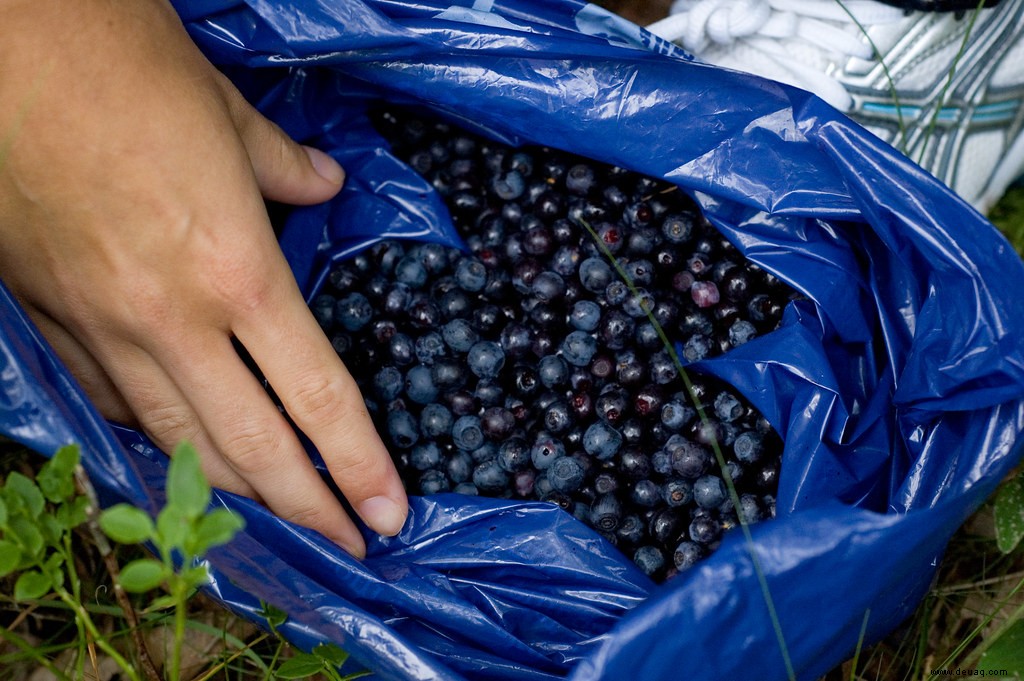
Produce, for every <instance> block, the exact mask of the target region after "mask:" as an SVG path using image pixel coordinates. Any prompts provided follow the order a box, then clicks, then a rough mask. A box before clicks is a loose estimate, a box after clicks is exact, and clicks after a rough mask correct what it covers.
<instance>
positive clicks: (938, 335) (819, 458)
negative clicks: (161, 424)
mask: <svg viewBox="0 0 1024 681" xmlns="http://www.w3.org/2000/svg"><path fill="white" fill-rule="evenodd" d="M174 4H175V6H176V8H177V10H178V12H179V14H180V15H181V17H182V19H183V21H184V22H185V24H186V27H187V28H188V30H189V32H190V34H191V35H192V36H193V38H194V39H195V40H196V42H197V43H198V44H199V45H200V47H201V48H202V49H203V50H204V51H205V53H206V54H207V55H208V56H209V58H210V59H211V61H213V62H214V63H215V64H217V65H218V66H219V67H220V68H222V69H223V70H224V72H225V73H227V74H228V75H229V77H230V78H232V80H233V81H234V82H235V83H236V84H237V85H238V86H239V88H240V89H242V91H243V92H244V93H245V94H246V95H247V97H248V98H249V99H250V100H251V101H253V102H254V103H255V104H256V105H257V106H258V108H259V109H260V110H261V111H263V112H264V113H265V114H266V115H267V116H269V117H270V118H271V119H272V120H274V121H276V122H277V123H278V124H280V125H281V126H282V127H283V128H284V129H285V130H286V131H287V132H289V134H291V135H292V136H293V137H295V138H296V139H298V140H300V141H303V142H305V143H308V144H313V145H315V146H318V147H320V148H323V149H326V150H327V151H329V152H330V153H331V154H332V155H334V156H335V158H337V159H339V160H340V161H341V162H342V164H343V165H344V166H345V167H346V170H347V173H348V180H347V184H346V187H345V189H344V190H343V191H342V193H341V194H340V195H339V196H338V197H337V198H336V199H335V200H333V201H331V202H329V203H328V204H324V205H321V206H315V207H306V208H299V209H296V210H294V211H293V212H291V214H290V215H289V217H288V220H287V223H286V225H285V227H284V229H283V232H282V235H281V245H282V249H283V250H284V251H285V253H286V255H287V256H288V259H289V262H290V263H291V265H292V267H293V271H294V273H295V276H296V279H297V280H298V281H299V283H300V285H301V286H302V287H303V290H304V291H305V292H307V294H308V295H309V296H313V295H314V294H315V292H316V290H317V287H318V286H319V285H320V282H321V281H322V279H323V277H324V276H325V272H326V271H327V269H328V268H329V266H330V264H331V263H333V262H335V261H337V260H338V259H341V258H345V257H348V256H349V255H351V254H352V253H354V252H356V251H358V250H359V249H360V248H363V247H365V246H366V245H367V244H370V243H372V242H374V241H376V240H378V239H380V238H383V237H398V238H418V239H431V240H435V241H440V242H443V243H448V244H454V245H457V244H458V243H459V242H458V238H457V237H456V236H455V235H454V232H453V231H452V229H451V226H450V223H449V221H448V218H447V213H446V211H445V209H444V207H443V205H442V204H441V202H440V201H439V200H438V199H437V198H436V196H434V195H433V193H432V192H431V191H430V189H429V187H427V186H426V185H425V184H424V182H423V181H422V180H420V179H419V178H417V177H416V176H415V174H414V173H412V171H411V170H409V169H408V168H406V167H405V166H404V165H403V164H402V163H401V162H399V161H397V160H396V159H394V158H393V157H392V156H391V155H390V154H389V153H388V150H387V146H386V144H384V142H383V141H382V140H381V139H380V138H379V136H378V135H377V134H376V133H375V132H374V131H373V129H372V127H371V126H370V125H369V123H368V121H367V117H366V110H367V107H369V106H372V105H374V104H375V103H380V102H382V101H383V102H388V103H392V104H396V105H398V104H400V105H406V106H414V107H420V108H422V109H423V110H425V111H429V112H432V113H433V114H435V115H440V116H444V117H447V118H449V119H451V120H452V121H453V122H456V123H458V124H460V125H464V126H466V127H468V128H470V129H472V130H475V131H478V132H482V133H484V134H487V135H490V136H492V137H494V138H496V139H499V140H502V141H505V142H509V143H513V144H521V143H531V144H547V145H551V146H555V147H561V148H567V149H568V150H569V151H572V152H575V153H578V154H581V155H583V156H588V157H591V158H594V159H597V160H599V161H603V162H607V163H613V164H618V165H621V166H624V167H628V168H630V169H632V170H636V171H639V172H642V173H644V174H647V175H651V176H654V177H659V178H664V179H667V180H669V181H671V182H673V183H674V184H676V185H677V186H678V187H680V189H681V190H683V191H685V192H687V193H688V194H690V195H692V196H693V197H694V198H695V199H696V200H697V201H698V203H699V204H700V206H701V207H702V209H703V210H704V212H705V214H706V215H707V217H708V219H710V220H711V221H712V222H713V223H714V224H715V225H716V226H717V227H718V228H719V229H720V230H721V231H722V232H723V233H724V234H725V235H726V236H727V237H728V238H729V239H730V240H732V241H733V242H734V243H735V244H737V246H738V247H739V248H740V249H741V250H742V251H743V252H744V253H745V254H746V256H747V257H748V258H750V259H751V260H753V261H755V262H757V263H759V264H760V265H761V266H763V267H764V268H766V269H767V270H769V271H771V272H773V273H775V274H776V275H777V276H779V277H780V278H782V279H784V280H786V281H787V282H789V283H790V284H791V285H793V286H794V287H795V288H796V289H798V290H799V291H801V292H802V293H803V294H804V295H805V299H804V300H802V301H801V302H799V303H794V304H792V305H791V306H790V307H789V308H788V309H787V312H786V314H785V318H784V321H783V324H782V326H781V328H780V329H779V330H778V331H776V332H774V333H772V334H769V335H766V336H764V337H761V338H758V339H756V340H754V341H752V342H750V343H747V344H745V345H743V346H741V347H738V348H736V349H734V350H732V351H731V352H729V353H727V354H726V355H724V356H722V357H719V358H716V359H714V360H711V361H707V362H702V363H700V365H699V366H696V367H694V368H695V369H699V370H701V371H705V372H710V373H713V374H715V375H718V376H720V377H722V378H723V379H725V380H727V381H729V382H730V383H732V384H733V385H734V386H736V387H737V388H738V389H740V390H741V391H742V392H743V393H744V394H745V395H746V396H747V398H748V399H750V400H751V401H753V402H754V404H755V406H756V407H757V408H758V409H760V410H761V412H762V413H764V414H765V415H766V416H767V417H768V418H769V420H770V421H771V422H772V424H773V425H774V426H775V427H776V429H777V430H778V431H779V433H780V434H781V435H782V436H783V438H784V440H785V452H784V455H783V467H782V471H781V475H780V489H779V493H778V512H779V514H778V517H777V518H775V519H773V520H771V521H768V522H763V523H760V524H758V525H756V526H754V527H752V528H751V530H752V540H751V541H750V542H748V541H746V540H745V539H744V537H743V536H742V534H741V533H739V532H733V533H730V535H729V536H728V537H727V538H726V540H725V541H724V542H723V544H722V546H721V548H720V549H719V550H718V551H717V552H716V553H715V554H714V555H712V556H711V557H710V558H708V559H706V560H704V561H703V562H701V563H700V564H699V565H698V566H696V567H695V568H693V569H691V570H689V571H687V572H685V573H684V574H682V575H680V576H678V577H676V578H674V579H672V580H670V581H669V582H668V583H666V584H664V585H661V586H657V585H655V584H653V583H652V582H650V580H648V579H647V577H645V576H644V575H643V574H642V573H640V572H639V571H638V570H637V569H636V568H635V567H634V566H633V565H632V563H631V561H630V560H629V559H628V558H626V557H624V556H622V555H621V554H619V553H618V552H617V551H616V550H615V549H614V548H612V547H610V546H608V545H607V544H606V543H605V542H604V541H603V540H601V539H600V537H598V536H597V535H596V534H594V533H593V532H592V531H590V530H589V529H588V528H586V527H585V526H583V525H582V524H580V523H578V522H576V521H575V520H573V519H572V518H570V517H568V516H567V514H565V513H563V512H561V511H559V510H557V509H555V508H553V507H552V506H550V505H546V504H540V503H519V502H509V501H501V500H489V499H481V498H476V497H461V496H456V495H437V496H431V497H426V498H422V497H415V498H413V499H412V502H411V503H412V506H411V514H410V519H409V522H408V523H407V525H406V527H405V528H404V529H403V530H402V532H401V533H400V534H399V535H398V536H397V537H393V538H381V537H378V536H376V535H373V534H372V533H370V532H368V531H367V532H366V536H367V540H368V545H369V553H368V556H367V558H366V559H365V560H364V561H362V562H359V561H356V560H354V559H352V558H350V557H349V556H347V555H345V554H344V553H343V552H341V551H340V550H339V549H337V548H336V547H334V546H333V545H331V544H330V542H328V541H326V540H325V539H324V538H322V537H321V536H319V535H317V534H316V533H314V532H311V531H308V530H305V529H303V528H299V527H296V526H294V525H292V524H290V523H287V522H284V521H282V520H280V519H278V518H276V517H274V516H273V515H272V514H270V513H269V512H268V511H266V510H265V509H264V508H262V507H260V506H259V505H257V504H255V503H253V502H251V501H249V500H246V499H243V498H240V497H236V496H234V495H231V494H228V493H223V492H217V493H216V494H215V500H214V503H216V504H219V505H222V506H224V507H227V508H230V509H232V510H234V511H236V512H238V513H240V514H241V515H242V516H243V517H244V518H245V519H246V521H247V528H246V530H245V531H244V532H243V533H242V534H240V535H239V536H238V537H237V538H236V540H235V541H233V542H232V543H231V544H228V545H226V546H224V547H220V548H218V549H216V550H214V551H213V552H212V553H211V554H210V555H209V556H208V558H207V563H208V566H209V568H210V572H211V575H212V582H211V585H210V587H209V589H208V591H209V593H210V594H211V595H212V596H213V597H214V598H216V599H218V600H219V601H220V602H221V603H223V604H224V605H225V606H226V607H227V608H230V609H231V610H233V611H235V612H237V613H239V614H241V615H243V616H245V617H248V618H250V619H252V620H254V621H257V622H259V621H260V614H259V612H260V608H261V605H262V604H263V603H270V604H272V605H274V606H275V607H277V608H279V609H281V610H283V611H284V612H285V613H287V620H286V622H285V623H284V624H283V625H282V626H281V627H279V628H280V630H281V631H282V633H283V634H284V635H286V636H287V637H288V638H289V639H290V640H291V641H292V642H294V643H295V644H296V645H299V646H300V647H303V648H306V649H311V648H312V647H313V646H315V645H317V644H318V643H324V642H329V643H335V644H338V645H340V646H342V647H343V648H345V649H346V650H347V651H349V652H350V653H351V656H352V665H362V667H364V668H366V669H369V670H371V671H373V672H374V673H375V674H376V675H377V676H378V677H380V678H383V679H427V678H431V679H444V680H452V681H455V680H459V679H495V680H498V679H502V680H504V679H507V680H509V681H521V680H522V681H527V680H533V679H537V680H540V679H554V678H569V679H572V680H573V681H592V680H594V679H618V678H627V677H628V678H644V679H651V680H657V679H664V680H665V681H668V680H670V679H673V680H674V679H677V678H679V676H680V675H681V674H684V673H685V674H687V675H696V676H698V677H704V678H745V677H746V676H747V675H748V674H749V672H750V670H751V669H757V675H758V678H763V679H785V678H787V677H788V676H790V675H792V676H795V678H798V679H816V678H818V677H819V676H820V675H821V674H823V673H825V672H826V671H828V670H829V669H830V668H832V667H833V666H834V665H836V664H838V663H840V662H842V661H843V660H844V659H846V658H847V657H848V656H849V655H850V654H852V652H853V651H854V649H855V648H856V646H857V645H858V643H859V639H860V632H861V629H862V625H866V627H865V636H864V640H863V642H862V643H865V644H870V643H871V642H874V641H877V640H880V639H881V638H882V637H884V636H885V635H886V634H887V633H889V632H891V631H892V630H893V629H894V628H895V627H896V626H898V625H899V624H900V623H901V622H902V621H903V620H904V619H905V618H906V617H907V616H908V615H909V614H910V613H911V612H912V611H913V609H914V608H915V606H916V605H917V603H918V602H919V601H920V599H921V597H922V596H923V595H924V594H925V593H926V591H927V589H928V587H929V584H930V581H931V579H932V577H933V575H934V572H935V568H936V566H937V564H938V562H939V560H940V559H941V557H942V554H943V551H944V549H945V546H946V544H947V542H948V540H949V538H950V536H951V535H952V533H953V532H954V531H955V530H956V528H957V527H958V526H959V525H960V524H961V523H962V522H963V521H964V520H965V519H966V518H967V517H968V516H969V515H970V514H971V513H972V512H973V511H974V510H975V509H977V507H978V506H979V505H980V504H981V503H982V502H983V501H984V499H985V498H986V497H988V496H989V495H990V494H991V493H992V491H993V490H994V489H995V487H996V485H997V484H998V483H999V481H1000V480H1001V479H1002V478H1003V477H1004V476H1005V475H1006V474H1007V472H1008V471H1010V470H1011V469H1012V468H1013V466H1014V465H1016V463H1017V462H1018V461H1019V460H1020V458H1021V445H1020V443H1021V437H1020V434H1021V429H1022V427H1024V296H1021V295H1020V292H1021V291H1024V266H1022V264H1021V262H1020V260H1019V258H1018V257H1017V255H1016V254H1015V253H1014V251H1013V249H1012V247H1011V246H1010V245H1009V244H1008V243H1007V242H1006V241H1005V240H1004V239H1003V238H1002V237H1001V236H1000V235H999V234H998V233H997V232H996V230H995V229H994V228H993V227H992V226H991V225H990V224H989V223H988V222H987V221H986V220H985V219H984V218H983V217H981V216H980V215H978V214H977V213H976V212H975V211H974V210H973V209H972V208H970V207H969V206H968V205H967V204H966V203H964V202H963V201H962V200H960V199H959V198H958V197H956V196H955V195H954V194H953V193H951V192H950V191H949V190H948V189H947V188H945V187H944V186H943V185H941V184H940V183H939V182H937V181H936V180H935V179H933V178H932V177H930V176H929V175H927V174H926V173H925V172H924V171H922V170H920V169H919V168H918V167H917V166H916V165H914V164H913V163H912V162H910V161H908V160H906V159H905V158H904V157H902V156H901V155H900V154H899V153H897V152H895V151H894V150H892V149H891V148H889V147H888V146H887V145H885V144H884V143H882V142H880V141H878V140H877V139H875V138H874V137H872V136H871V135H870V134H868V133H866V132H865V131H864V130H862V129H861V128H859V127H858V126H857V125H855V124H854V123H852V122H851V121H849V120H848V119H846V118H845V117H844V116H842V115H841V114H839V113H837V112H836V111H834V110H833V109H831V108H830V107H828V106H827V105H825V104H824V103H823V102H821V101H820V100H818V99H817V98H815V97H813V96H811V95H809V94H807V93H805V92H802V91H800V90H796V89H793V88H789V87H786V86H783V85H779V84H776V83H773V82H769V81H765V80H761V79H758V78H755V77H752V76H748V75H745V74H740V73H735V72H729V71H725V70H722V69H718V68H714V67H710V66H707V65H703V64H700V63H697V62H695V61H693V60H692V59H690V58H689V57H688V56H687V55H685V54H683V53H682V52H680V51H679V50H677V49H676V48H674V47H673V46H671V45H670V44H667V43H665V42H663V41H661V40H659V39H657V38H655V37H653V36H651V35H650V34H648V33H646V32H644V31H643V30H641V29H639V28H638V27H636V26H633V25H632V24H629V23H627V22H624V21H623V20H621V19H619V18H617V17H615V16H613V15H611V14H609V13H607V12H605V11H603V10H600V9H598V8H596V7H594V6H591V5H587V4H583V3H579V2H575V1H573V0H475V1H473V2H470V0H465V1H464V2H461V3H442V2H437V1H435V0H420V1H418V2H413V1H404V0H349V1H348V2H343V3H342V2H329V1H328V0H294V1H293V2H290V3H278V2H270V1H268V0H176V2H175V3H174ZM0 331H2V344H0V386H2V388H3V390H2V391H0V426H2V432H3V433H4V434H5V435H7V436H9V437H12V438H14V439H16V440H19V441H21V442H24V443H25V444H27V445H29V446H31V447H32V448H34V449H36V450H37V451H40V452H42V453H44V454H45V453H49V452H52V451H53V450H54V449H55V448H56V447H57V446H59V445H61V444H64V443H66V442H78V443H80V444H81V445H82V448H83V453H84V464H85V466H86V469H87V471H88V473H89V475H90V477H91V478H92V480H93V483H94V484H95V485H96V487H97V488H98V490H99V492H100V494H101V499H102V502H103V503H105V504H109V503H115V502H118V501H128V502H130V503H133V504H136V505H138V506H140V507H142V508H146V509H148V510H150V511H154V510H155V509H157V508H158V507H159V505H160V504H161V503H162V501H163V482H164V475H165V473H166V457H165V456H164V455H163V454H162V453H160V452H159V451H157V450H156V449H155V448H154V447H153V446H152V444H151V443H149V442H148V441H147V440H146V438H145V437H144V436H142V435H141V434H140V433H137V432H134V431H131V430H128V429H124V428H121V427H117V426H112V425H110V424H107V423H106V422H104V421H103V419H102V418H101V417H99V415H98V414H97V413H96V411H95V409H94V407H93V406H92V405H91V404H90V403H89V401H88V400H87V399H86V398H85V397H84V395H83V393H82V392H81V390H80V389H79V387H78V386H77V385H76V384H75V382H74V381H73V379H72V378H71V377H70V376H69V375H68V373H67V371H66V369H65V368H64V367H63V366H62V365H61V364H60V362H59V361H58V360H57V359H56V358H55V356H54V354H53V352H52V351H51V350H50V349H49V347H48V346H47V344H46V343H45V341H44V340H43V339H42V337H41V336H40V335H39V334H38V332H37V331H36V330H35V329H34V328H33V327H32V326H31V324H30V322H29V321H28V320H27V318H26V317H25V316H24V314H23V313H22V311H21V310H20V308H19V307H18V305H17V303H16V302H15V301H14V300H13V298H12V297H11V296H10V295H9V293H8V292H7V291H6V290H4V289H0ZM755 557H756V562H755V560H754V558H755ZM762 578H763V585H762ZM763 587H766V588H763ZM772 613H774V616H773V614H772Z"/></svg>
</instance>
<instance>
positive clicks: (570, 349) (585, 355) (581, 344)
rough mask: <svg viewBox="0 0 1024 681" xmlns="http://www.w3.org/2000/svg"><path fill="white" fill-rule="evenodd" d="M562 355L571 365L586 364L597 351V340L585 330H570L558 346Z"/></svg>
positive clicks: (580, 365) (579, 365)
mask: <svg viewBox="0 0 1024 681" xmlns="http://www.w3.org/2000/svg"><path fill="white" fill-rule="evenodd" d="M559 349H560V350H561V352H562V356H563V357H564V358H565V361H567V362H568V363H569V364H572V365H573V366H578V367H582V366H586V365H587V364H589V363H590V360H591V359H592V358H593V357H594V353H596V352H597V341H596V340H595V339H594V337H593V336H591V335H590V334H589V333H587V332H586V331H579V330H577V331H571V332H570V333H569V334H568V335H567V336H566V337H565V340H564V341H562V345H561V347H560V348H559Z"/></svg>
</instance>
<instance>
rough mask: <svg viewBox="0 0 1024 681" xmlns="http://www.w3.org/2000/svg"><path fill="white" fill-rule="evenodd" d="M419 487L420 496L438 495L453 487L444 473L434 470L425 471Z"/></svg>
mask: <svg viewBox="0 0 1024 681" xmlns="http://www.w3.org/2000/svg"><path fill="white" fill-rule="evenodd" d="M419 486H420V494H438V493H439V492H447V491H448V490H449V489H450V487H451V485H450V484H449V482H448V478H447V476H445V474H444V472H443V471H439V470H433V469H432V470H428V471H423V474H422V475H421V476H420V480H419Z"/></svg>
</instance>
